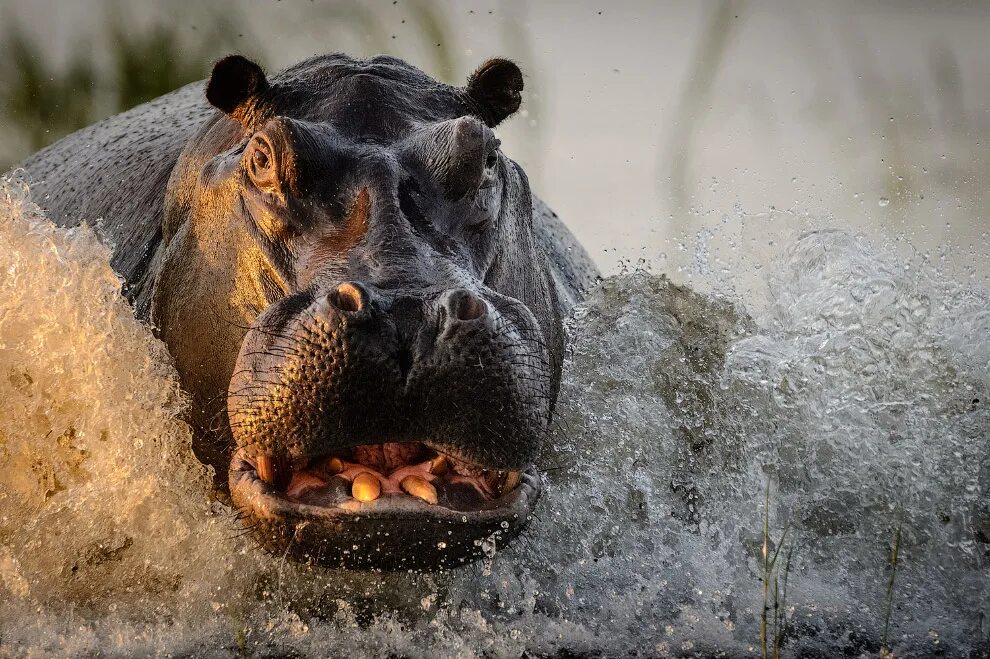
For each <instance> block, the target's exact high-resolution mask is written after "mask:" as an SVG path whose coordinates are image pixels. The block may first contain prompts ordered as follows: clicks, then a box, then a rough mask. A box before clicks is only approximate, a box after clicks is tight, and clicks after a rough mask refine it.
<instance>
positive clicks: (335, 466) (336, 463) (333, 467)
mask: <svg viewBox="0 0 990 659" xmlns="http://www.w3.org/2000/svg"><path fill="white" fill-rule="evenodd" d="M327 469H328V470H329V471H330V473H331V474H339V473H340V472H342V471H344V461H343V460H341V459H340V458H338V457H336V456H335V457H332V458H330V459H329V460H327Z"/></svg>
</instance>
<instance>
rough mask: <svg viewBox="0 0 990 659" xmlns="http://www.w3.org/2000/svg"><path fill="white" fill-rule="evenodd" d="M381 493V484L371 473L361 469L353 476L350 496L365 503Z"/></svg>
mask: <svg viewBox="0 0 990 659" xmlns="http://www.w3.org/2000/svg"><path fill="white" fill-rule="evenodd" d="M381 493H382V484H381V483H379V482H378V479H377V478H375V477H374V476H373V475H372V474H369V473H368V472H366V471H362V472H361V473H360V474H358V475H357V476H355V477H354V482H353V483H351V496H352V497H354V498H355V499H357V500H358V501H363V502H365V503H367V502H368V501H374V500H375V499H377V498H378V497H379V496H380V495H381Z"/></svg>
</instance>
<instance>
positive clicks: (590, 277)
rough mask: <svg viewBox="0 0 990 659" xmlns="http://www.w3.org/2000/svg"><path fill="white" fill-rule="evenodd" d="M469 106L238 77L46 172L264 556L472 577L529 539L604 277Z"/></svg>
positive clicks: (93, 129) (411, 92)
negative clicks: (153, 339)
mask: <svg viewBox="0 0 990 659" xmlns="http://www.w3.org/2000/svg"><path fill="white" fill-rule="evenodd" d="M522 89H523V75H522V73H521V71H520V69H519V67H518V66H517V65H516V64H514V63H513V62H511V61H509V60H506V59H501V58H496V59H490V60H488V61H486V62H485V63H483V64H482V65H481V66H480V67H479V68H477V70H475V71H474V73H473V74H472V75H471V76H470V77H469V78H468V80H467V82H466V84H465V85H464V86H463V87H455V86H450V85H447V84H443V83H440V82H438V81H436V80H434V79H433V78H431V77H430V76H428V75H427V74H426V73H424V72H423V71H421V70H419V69H417V68H416V67H414V66H412V65H410V64H408V63H406V62H404V61H402V60H400V59H397V58H395V57H390V56H377V57H372V58H370V59H367V60H361V59H354V58H351V57H349V56H346V55H343V54H329V55H321V56H316V57H312V58H310V59H307V60H305V61H303V62H301V63H299V64H297V65H295V66H292V67H290V68H288V69H285V70H284V71H282V72H280V73H278V74H275V75H272V76H270V77H269V76H268V75H266V73H265V72H264V71H263V70H262V68H261V67H260V66H259V65H258V64H256V63H254V62H252V61H251V60H249V59H247V58H245V57H243V56H240V55H231V56H228V57H226V58H224V59H222V60H220V61H219V62H217V63H216V65H215V66H214V68H213V71H212V75H211V77H210V78H209V80H207V81H204V82H199V83H193V84H191V85H188V86H186V87H183V88H181V89H179V90H177V91H175V92H172V93H170V94H167V95H165V96H162V97H160V98H158V99H156V100H153V101H151V102H150V103H146V104H144V105H141V106H139V107H137V108H134V109H132V110H130V111H127V112H124V113H122V114H119V115H117V116H114V117H111V118H110V119H107V120H105V121H102V122H100V123H98V124H95V125H93V126H90V127H89V128H86V129H83V130H81V131H79V132H76V133H74V134H72V135H70V136H68V137H66V138H64V139H62V140H61V141H59V142H56V143H55V144H53V145H51V146H49V147H47V148H45V149H43V150H42V151H40V152H38V153H37V154H35V155H33V156H32V157H30V158H29V159H27V160H26V161H25V162H24V163H22V165H21V167H23V169H24V170H26V172H27V176H28V179H29V180H30V181H31V182H32V187H33V190H34V192H35V198H36V200H37V201H38V203H39V204H40V205H41V206H42V207H44V208H46V209H47V211H48V212H49V214H50V217H52V219H53V220H54V221H55V222H56V223H58V224H60V225H63V226H74V225H76V224H78V223H79V222H80V221H84V220H82V219H81V218H86V220H85V221H93V223H94V226H95V228H96V229H97V231H98V232H99V234H100V235H101V237H102V238H103V239H104V240H105V241H106V242H107V243H108V244H110V245H111V246H112V248H113V252H112V260H111V265H112V266H113V268H114V270H115V271H116V272H117V273H118V274H119V275H120V277H121V279H122V281H123V293H124V295H125V296H126V297H127V299H128V300H129V301H130V302H131V303H132V304H133V306H134V309H135V313H136V314H137V315H138V316H139V317H140V318H142V319H144V320H146V321H148V322H149V323H150V324H151V325H152V327H153V330H154V332H155V333H156V335H157V336H158V337H159V338H160V339H161V340H162V341H164V343H165V344H166V345H167V347H168V350H169V352H170V354H171V356H172V358H173V360H174V365H175V368H176V370H177V371H178V374H179V377H180V380H181V383H182V386H183V388H184V389H185V391H186V392H187V393H188V394H189V396H190V399H191V406H190V410H189V412H188V421H189V423H190V426H191V427H192V429H193V434H194V443H193V449H194V452H195V454H196V456H197V457H198V458H199V460H200V461H202V462H203V463H205V464H207V465H209V466H211V467H212V468H213V469H214V473H215V474H216V487H217V489H218V491H220V492H222V493H223V496H224V497H225V498H226V497H227V496H229V499H228V501H229V503H230V505H231V506H233V507H234V508H236V511H237V515H238V516H239V517H240V518H241V519H242V520H243V523H244V525H245V527H246V528H248V529H250V533H252V534H253V536H254V537H255V538H256V539H257V541H258V543H259V544H260V545H261V546H263V547H264V548H266V549H268V550H269V551H271V552H275V553H277V554H278V555H280V556H288V557H290V558H293V559H295V560H297V561H301V562H306V563H310V564H316V565H323V566H331V567H343V568H352V569H375V570H410V569H416V570H420V569H428V570H432V569H438V568H449V567H456V566H458V565H462V564H464V563H466V562H469V561H471V560H473V559H474V558H476V557H478V556H479V555H481V554H482V552H483V550H486V551H489V550H490V548H491V547H499V546H503V545H504V544H506V543H508V542H509V541H510V540H511V539H512V538H513V537H515V536H516V535H517V534H518V533H519V532H520V530H521V529H523V528H524V526H525V525H526V523H527V521H528V520H529V519H530V517H531V512H532V509H533V506H534V504H535V502H536V501H537V499H538V497H539V495H540V490H541V477H540V473H539V470H538V469H537V468H536V466H535V465H536V461H537V457H538V454H539V451H540V447H541V444H542V443H543V441H544V439H545V437H546V436H547V432H548V424H550V423H551V420H552V417H553V414H554V406H555V403H556V400H557V395H558V390H559V386H560V377H561V365H562V360H563V355H564V347H565V333H564V329H563V324H562V319H563V318H564V317H565V316H566V315H567V314H568V312H569V310H570V309H571V308H572V306H573V305H574V304H575V303H576V302H577V301H579V300H580V299H581V296H582V293H583V291H584V290H586V289H587V288H588V287H589V286H590V285H591V284H592V283H593V282H594V281H595V279H596V277H597V276H598V272H597V271H596V269H595V266H594V264H593V262H592V261H591V259H590V258H589V257H588V254H587V253H586V252H585V250H584V249H582V247H581V246H580V244H578V242H577V241H576V240H575V238H574V237H573V235H572V234H571V233H570V232H569V231H568V229H567V228H566V227H565V226H564V224H563V223H562V222H561V221H560V220H559V219H558V218H557V216H556V215H555V214H554V213H552V212H551V211H550V210H549V209H548V208H547V206H546V205H544V204H543V203H542V202H541V201H540V200H539V199H537V198H536V197H535V196H533V194H532V192H531V191H530V188H529V184H528V181H527V177H526V174H525V172H524V171H523V169H522V168H521V167H520V166H519V165H518V164H517V163H515V162H514V161H512V160H511V159H510V158H509V157H508V156H507V155H506V154H505V153H503V152H502V150H501V148H500V142H499V139H498V138H497V137H496V133H495V132H494V129H495V128H496V126H498V125H499V124H500V123H501V122H502V121H504V120H505V119H507V118H508V117H510V116H511V115H512V114H514V113H515V112H516V111H517V110H518V108H519V106H520V103H521V96H520V92H521V91H522Z"/></svg>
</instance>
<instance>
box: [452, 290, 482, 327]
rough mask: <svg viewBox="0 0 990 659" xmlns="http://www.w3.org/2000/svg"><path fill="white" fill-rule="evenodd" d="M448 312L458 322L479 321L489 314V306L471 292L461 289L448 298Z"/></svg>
mask: <svg viewBox="0 0 990 659" xmlns="http://www.w3.org/2000/svg"><path fill="white" fill-rule="evenodd" d="M447 310H448V311H449V312H450V315H451V317H453V318H456V319H457V320H477V319H478V318H481V317H482V316H484V315H485V314H486V313H488V305H487V304H485V301H484V300H482V299H481V298H480V297H478V296H477V295H475V294H474V293H472V292H471V291H468V290H465V289H461V290H459V291H454V292H453V293H451V295H450V297H448V298H447Z"/></svg>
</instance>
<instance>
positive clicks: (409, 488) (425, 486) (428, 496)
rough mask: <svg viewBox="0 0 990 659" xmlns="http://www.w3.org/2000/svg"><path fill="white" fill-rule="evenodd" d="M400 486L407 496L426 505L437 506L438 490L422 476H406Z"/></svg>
mask: <svg viewBox="0 0 990 659" xmlns="http://www.w3.org/2000/svg"><path fill="white" fill-rule="evenodd" d="M400 485H401V486H402V489H403V490H405V491H406V493H407V494H411V495H413V496H414V497H417V498H419V499H422V500H423V501H425V502H426V503H429V504H432V505H436V503H437V489H436V488H435V487H433V485H431V484H430V483H429V481H427V480H426V479H425V478H422V477H420V476H406V477H405V478H403V479H402V482H401V483H400Z"/></svg>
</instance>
